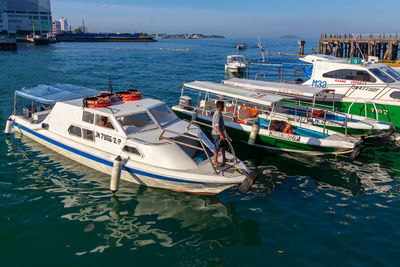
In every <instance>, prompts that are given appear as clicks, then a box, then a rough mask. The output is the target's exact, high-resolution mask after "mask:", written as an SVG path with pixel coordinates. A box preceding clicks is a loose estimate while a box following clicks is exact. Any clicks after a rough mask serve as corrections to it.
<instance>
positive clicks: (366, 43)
mask: <svg viewBox="0 0 400 267" xmlns="http://www.w3.org/2000/svg"><path fill="white" fill-rule="evenodd" d="M399 43H400V34H397V33H396V34H357V35H353V34H351V33H349V34H329V35H328V34H326V33H323V34H321V39H320V40H319V42H318V54H324V55H331V56H336V57H342V58H343V57H344V58H351V57H359V58H362V57H364V58H367V57H368V56H375V57H378V59H379V60H386V61H397V60H399Z"/></svg>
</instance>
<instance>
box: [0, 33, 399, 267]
mask: <svg viewBox="0 0 400 267" xmlns="http://www.w3.org/2000/svg"><path fill="white" fill-rule="evenodd" d="M239 41H243V40H233V39H223V40H212V39H210V40H161V41H160V42H157V43H146V44H145V43H143V44H140V43H126V44H118V43H104V44H102V43H93V44H91V43H71V44H68V43H60V44H55V45H52V46H49V47H25V46H24V45H20V47H19V50H18V52H16V53H9V52H0V96H1V98H0V101H1V102H0V118H1V123H2V125H5V121H6V119H7V117H8V116H9V115H10V114H11V113H12V109H13V108H12V105H13V92H14V91H15V90H16V89H20V88H22V87H24V86H34V85H36V84H39V83H47V84H49V83H56V82H59V83H72V84H77V85H82V86H88V87H91V88H96V89H99V90H104V89H106V88H107V76H108V75H109V74H110V75H111V78H112V80H113V86H114V88H115V89H119V90H122V89H126V88H132V87H133V88H136V89H139V90H141V91H142V92H144V93H146V94H150V95H155V96H157V97H160V98H162V99H164V100H165V101H166V102H167V103H168V104H170V105H173V104H176V103H177V99H178V96H179V95H180V88H181V86H182V82H183V81H191V80H211V81H215V82H219V81H220V80H222V79H223V78H224V62H225V57H226V55H229V54H234V53H236V50H235V44H236V43H237V42H239ZM246 41H247V43H248V49H247V50H245V51H244V52H243V53H244V54H245V55H246V56H247V57H250V58H256V57H259V52H258V50H257V47H256V43H257V40H256V39H254V40H250V39H249V40H246ZM306 41H307V44H309V45H312V44H314V43H316V41H317V40H306ZM264 45H266V46H269V47H270V48H271V49H272V50H273V51H275V52H282V53H285V52H293V51H297V50H296V49H297V40H294V39H292V40H289V39H288V40H285V39H276V40H273V39H269V40H265V41H264ZM313 46H314V47H315V44H314V45H313ZM140 48H146V49H140ZM159 48H171V49H187V48H188V49H190V52H189V53H187V52H176V51H168V50H165V49H163V50H160V49H159ZM259 72H265V70H264V69H262V67H260V66H254V68H253V67H252V73H251V75H250V78H253V77H254V75H255V73H259ZM269 74H275V75H276V73H272V72H269ZM0 142H1V144H2V145H1V147H0V149H1V154H2V157H1V160H0V179H1V180H0V197H1V201H0V240H1V243H0V255H1V258H2V265H3V266H10V265H19V266H21V265H24V266H25V265H38V266H39V265H40V266H43V265H72V264H74V265H76V264H79V265H101V266H104V265H111V264H112V265H135V266H161V265H162V266H267V265H272V266H274V265H285V266H289V265H306V266H321V265H327V266H336V265H339V264H340V265H359V266H365V265H369V266H377V265H386V266H396V265H398V263H399V260H400V245H399V240H400V232H399V230H398V227H399V226H400V225H399V224H400V223H399V222H400V212H399V209H400V200H399V193H400V182H399V177H400V159H399V156H400V149H399V147H398V146H396V145H395V144H394V143H381V142H379V141H371V142H369V143H366V144H365V149H364V150H363V152H362V154H361V156H360V157H359V158H358V159H357V160H356V161H354V162H351V161H349V160H347V159H345V158H337V159H335V158H332V157H323V158H319V157H316V158H315V157H304V156H298V155H295V154H283V155H280V154H273V153H268V152H266V151H262V150H252V149H249V148H248V147H247V146H245V145H240V144H235V148H236V150H237V153H238V156H239V157H240V158H241V159H243V160H245V161H246V163H247V164H248V165H249V166H250V168H251V169H253V170H255V171H256V172H257V173H258V174H259V180H258V181H257V183H256V185H255V186H254V187H253V189H252V190H251V192H250V193H249V194H247V195H240V194H236V195H233V196H231V195H230V194H229V192H230V191H229V190H228V191H226V192H223V193H221V194H219V195H218V196H215V197H208V196H196V195H191V194H185V193H176V192H170V191H166V190H161V189H154V188H146V187H142V186H137V185H134V184H129V183H127V182H124V181H123V182H122V184H121V190H120V191H119V192H118V193H117V196H116V197H113V196H112V195H111V194H110V191H109V177H108V176H107V175H105V174H102V173H99V172H97V171H94V170H91V169H89V168H87V167H85V166H83V165H80V164H79V163H76V162H74V161H71V160H68V159H66V158H64V157H62V156H60V155H58V154H57V153H56V152H54V151H51V150H48V149H47V148H44V147H43V146H41V145H39V144H37V143H35V142H33V141H31V140H29V139H27V138H26V137H24V136H20V134H18V133H16V134H14V135H12V136H9V137H6V136H5V135H4V134H1V135H0Z"/></svg>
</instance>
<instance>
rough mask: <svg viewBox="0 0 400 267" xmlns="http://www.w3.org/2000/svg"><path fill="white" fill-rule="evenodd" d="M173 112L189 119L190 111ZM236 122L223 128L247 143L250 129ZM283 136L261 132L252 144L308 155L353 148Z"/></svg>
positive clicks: (200, 119) (206, 128)
mask: <svg viewBox="0 0 400 267" xmlns="http://www.w3.org/2000/svg"><path fill="white" fill-rule="evenodd" d="M173 110H174V111H175V113H176V114H177V115H178V116H179V117H180V118H181V119H186V120H191V119H192V117H191V114H190V112H187V113H186V112H182V111H179V110H177V109H174V108H173ZM196 120H197V121H199V122H202V123H205V124H208V125H210V124H211V121H210V120H207V119H204V118H200V116H199V117H198V118H197V119H196ZM235 124H237V127H233V126H232V125H230V124H229V123H225V128H226V131H227V133H228V134H229V136H230V137H231V138H232V139H233V140H236V141H240V142H243V143H248V140H249V137H250V134H251V129H249V130H245V129H243V128H242V127H243V126H241V124H239V123H235ZM210 129H211V128H210V127H204V126H202V130H203V131H205V132H208V133H210ZM283 135H284V137H288V138H287V139H286V140H285V139H279V138H275V137H270V136H267V135H263V134H258V135H257V138H256V141H255V144H254V145H252V146H254V147H259V148H263V149H268V150H274V151H282V152H296V153H303V154H308V155H324V154H347V153H351V152H352V151H353V149H354V147H342V148H341V147H333V146H317V145H312V144H307V143H301V142H296V141H290V137H293V135H290V134H283Z"/></svg>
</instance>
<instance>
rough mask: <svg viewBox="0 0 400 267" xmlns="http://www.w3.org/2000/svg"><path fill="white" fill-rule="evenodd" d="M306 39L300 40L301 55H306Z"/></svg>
mask: <svg viewBox="0 0 400 267" xmlns="http://www.w3.org/2000/svg"><path fill="white" fill-rule="evenodd" d="M305 43H306V41H303V40H299V41H298V42H297V44H298V45H299V55H304V44H305Z"/></svg>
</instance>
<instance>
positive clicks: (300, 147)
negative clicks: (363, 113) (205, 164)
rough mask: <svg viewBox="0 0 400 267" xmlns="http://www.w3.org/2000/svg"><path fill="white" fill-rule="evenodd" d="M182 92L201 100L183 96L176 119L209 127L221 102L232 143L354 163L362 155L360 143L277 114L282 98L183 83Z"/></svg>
mask: <svg viewBox="0 0 400 267" xmlns="http://www.w3.org/2000/svg"><path fill="white" fill-rule="evenodd" d="M184 88H187V89H190V90H195V91H197V92H198V93H199V99H201V100H200V101H199V102H198V103H197V105H193V103H192V101H191V98H190V97H189V96H187V95H183V92H182V96H181V99H180V103H179V105H175V106H173V107H172V109H173V110H174V111H175V112H176V113H177V114H178V116H180V117H181V118H183V119H195V120H196V121H199V122H201V123H202V124H208V125H210V124H211V120H212V114H213V111H214V110H215V103H216V100H217V99H222V100H224V101H225V110H224V112H223V115H224V119H225V127H226V129H227V132H228V134H229V135H230V136H231V137H232V139H233V140H237V141H241V142H245V143H248V144H249V145H251V146H255V147H260V148H264V149H269V150H275V151H285V152H296V153H305V154H309V155H323V154H350V157H351V158H353V159H354V158H355V157H357V156H358V154H359V153H360V151H361V143H362V141H361V140H360V139H357V138H354V137H350V136H345V135H344V134H341V133H339V132H336V131H333V130H331V129H327V128H326V127H323V128H321V127H318V126H315V125H312V124H310V123H308V122H304V121H301V120H297V119H296V118H294V117H293V116H291V115H289V114H285V113H279V112H277V111H276V105H277V104H278V103H280V102H281V101H282V100H283V99H286V97H284V96H280V95H275V94H270V93H265V92H261V91H251V90H245V89H243V88H239V87H234V86H229V85H224V84H218V83H213V82H204V81H194V82H189V83H185V84H184Z"/></svg>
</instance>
